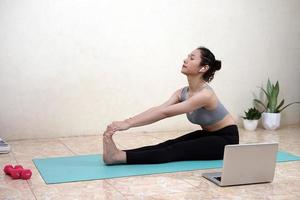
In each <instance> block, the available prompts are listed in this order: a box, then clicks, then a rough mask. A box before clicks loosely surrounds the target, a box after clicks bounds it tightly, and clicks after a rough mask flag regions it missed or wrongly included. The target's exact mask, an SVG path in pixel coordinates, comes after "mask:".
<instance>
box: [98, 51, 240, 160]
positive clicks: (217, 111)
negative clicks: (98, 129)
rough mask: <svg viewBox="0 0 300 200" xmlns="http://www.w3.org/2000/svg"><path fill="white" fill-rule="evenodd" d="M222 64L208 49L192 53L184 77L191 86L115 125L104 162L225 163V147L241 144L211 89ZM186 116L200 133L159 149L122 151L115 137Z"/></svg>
mask: <svg viewBox="0 0 300 200" xmlns="http://www.w3.org/2000/svg"><path fill="white" fill-rule="evenodd" d="M220 68H221V61H219V60H216V59H215V56H214V54H213V53H212V52H211V51H210V50H209V49H207V48H205V47H199V48H197V49H195V50H194V51H192V52H191V53H190V54H189V55H188V57H187V58H186V59H184V62H183V65H182V69H181V73H183V74H184V75H186V76H187V80H188V86H186V87H183V88H180V89H178V90H176V91H175V92H174V94H173V95H172V96H171V97H170V99H169V100H167V101H166V102H165V103H163V104H161V105H159V106H155V107H152V108H150V109H148V110H146V111H145V112H142V113H140V114H138V115H136V116H134V117H131V118H129V119H126V120H124V121H114V122H112V123H111V124H110V125H108V126H107V129H106V131H105V132H104V134H103V160H104V162H105V163H106V164H107V165H111V164H121V163H127V164H154V163H164V162H171V161H183V160H215V159H222V158H223V153H224V147H225V145H228V144H238V143H239V133H238V128H237V126H236V124H235V121H234V119H233V117H232V116H231V115H230V114H229V113H228V111H227V110H226V108H225V107H224V106H223V105H222V103H221V102H220V101H219V99H218V97H217V96H216V94H215V92H214V91H213V89H212V88H211V87H210V86H209V85H208V82H210V81H211V80H212V79H213V78H214V74H215V71H217V70H220ZM180 114H186V116H187V118H188V120H189V121H190V122H192V123H194V124H199V125H200V126H201V127H202V130H197V131H194V132H191V133H188V134H186V135H183V136H181V137H178V138H175V139H171V140H167V141H165V142H162V143H160V144H157V145H151V146H145V147H141V148H137V149H130V150H119V149H118V148H117V147H116V145H115V143H114V141H113V139H112V136H113V134H114V133H115V132H116V131H123V130H127V129H129V128H132V127H138V126H144V125H147V124H152V123H154V122H157V121H159V120H162V119H165V118H168V117H173V116H175V115H180Z"/></svg>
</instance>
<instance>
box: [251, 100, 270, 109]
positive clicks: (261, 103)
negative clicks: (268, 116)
mask: <svg viewBox="0 0 300 200" xmlns="http://www.w3.org/2000/svg"><path fill="white" fill-rule="evenodd" d="M254 101H255V102H256V103H258V104H260V105H262V106H263V107H264V109H265V110H267V107H266V106H265V104H264V103H263V102H261V101H260V100H258V99H254Z"/></svg>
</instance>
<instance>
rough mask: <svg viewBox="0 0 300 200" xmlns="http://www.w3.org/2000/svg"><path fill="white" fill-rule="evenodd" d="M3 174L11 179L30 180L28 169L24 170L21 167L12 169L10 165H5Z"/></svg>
mask: <svg viewBox="0 0 300 200" xmlns="http://www.w3.org/2000/svg"><path fill="white" fill-rule="evenodd" d="M3 171H4V172H5V174H7V175H10V176H11V177H12V178H13V179H19V178H21V179H23V180H27V179H30V177H31V175H32V172H31V170H30V169H24V168H23V167H22V165H16V166H15V167H12V165H6V166H5V167H4V169H3Z"/></svg>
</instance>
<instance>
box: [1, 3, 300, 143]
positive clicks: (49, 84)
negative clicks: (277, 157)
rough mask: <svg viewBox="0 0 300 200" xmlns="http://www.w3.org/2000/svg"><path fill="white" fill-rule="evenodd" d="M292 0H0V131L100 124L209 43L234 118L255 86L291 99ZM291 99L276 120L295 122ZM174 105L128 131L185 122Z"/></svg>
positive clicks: (15, 134) (143, 105)
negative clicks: (274, 88) (173, 113)
mask: <svg viewBox="0 0 300 200" xmlns="http://www.w3.org/2000/svg"><path fill="white" fill-rule="evenodd" d="M299 8H300V1H298V0H255V1H248V0H232V1H230V0H227V1H220V0H213V1H212V0H205V1H204V0H165V1H161V0H148V1H140V0H127V1H122V0H119V1H116V0H106V1H105V0H19V1H17V0H1V1H0V92H1V100H0V136H1V137H2V138H6V139H21V138H32V137H39V138H46V137H57V136H70V135H84V134H86V135H90V134H96V133H102V131H103V130H104V129H105V128H106V126H107V124H108V123H110V122H111V121H113V120H122V119H125V118H127V117H130V116H133V115H135V114H137V113H139V112H141V111H144V110H145V109H147V108H149V107H151V106H155V105H158V104H160V103H162V102H163V101H165V100H167V98H169V96H170V95H171V94H172V93H173V91H175V90H176V89H178V88H180V87H182V86H184V85H186V84H187V82H186V78H185V76H184V75H183V74H181V73H180V70H181V66H182V60H183V59H184V58H185V56H186V55H187V54H188V53H190V51H192V50H193V49H194V48H196V47H198V46H199V45H204V46H207V47H208V48H210V49H211V50H212V51H213V52H214V53H215V55H216V57H217V58H218V59H221V60H222V62H223V68H222V70H221V71H220V72H218V73H217V74H216V76H215V79H214V81H213V82H212V83H211V85H212V86H213V87H214V88H215V90H216V92H217V94H218V96H219V98H220V99H221V100H222V102H223V103H224V104H225V105H226V106H227V108H228V110H229V111H231V113H232V114H233V115H234V116H235V117H236V118H238V116H240V115H242V114H243V110H245V109H247V108H248V107H249V106H252V103H251V102H252V99H253V97H254V95H258V94H259V89H258V88H257V86H261V85H262V84H265V83H266V80H267V78H268V77H270V78H271V79H272V80H273V81H275V80H279V81H280V86H281V91H280V92H281V93H280V95H281V97H285V99H286V101H287V102H289V101H293V100H300V90H299V84H300V78H299V75H300V69H299V62H300V57H299V55H300V48H299V44H300V13H299V12H298V11H299ZM299 107H300V106H298V105H297V106H294V107H291V108H288V109H287V110H286V111H285V112H283V119H282V124H283V125H285V124H295V123H298V124H299V123H300V108H299ZM194 128H196V127H195V125H191V124H190V123H189V122H188V121H187V119H186V118H185V116H184V115H182V116H177V117H174V118H171V119H166V120H163V121H160V122H158V123H157V124H154V125H149V126H146V127H140V128H135V129H131V130H129V131H128V132H131V131H168V130H191V129H194Z"/></svg>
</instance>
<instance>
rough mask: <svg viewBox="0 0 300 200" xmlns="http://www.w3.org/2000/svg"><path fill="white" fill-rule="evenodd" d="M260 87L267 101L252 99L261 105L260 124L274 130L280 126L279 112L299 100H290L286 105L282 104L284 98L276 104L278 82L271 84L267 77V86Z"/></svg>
mask: <svg viewBox="0 0 300 200" xmlns="http://www.w3.org/2000/svg"><path fill="white" fill-rule="evenodd" d="M260 89H261V90H262V91H263V92H264V94H265V95H266V97H267V102H266V104H264V103H263V102H262V101H260V100H258V99H254V101H255V102H256V103H258V104H259V105H261V106H263V108H264V112H263V113H262V125H263V127H264V128H265V129H267V130H275V129H277V128H278V127H279V126H280V118H281V115H280V112H281V111H283V110H284V109H285V108H287V107H288V106H290V105H292V104H295V103H300V102H292V103H289V104H287V105H285V106H284V105H283V104H284V99H282V100H281V101H280V103H279V104H278V101H277V98H278V94H279V83H278V81H277V82H276V84H275V85H274V84H272V83H271V82H270V80H269V79H268V83H267V88H266V89H264V88H262V87H260Z"/></svg>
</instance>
